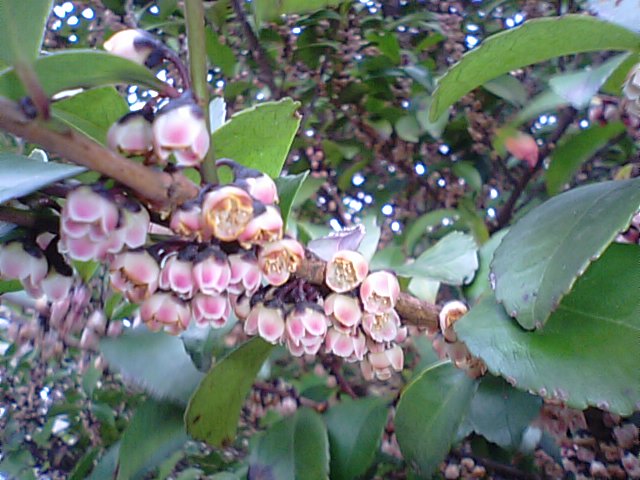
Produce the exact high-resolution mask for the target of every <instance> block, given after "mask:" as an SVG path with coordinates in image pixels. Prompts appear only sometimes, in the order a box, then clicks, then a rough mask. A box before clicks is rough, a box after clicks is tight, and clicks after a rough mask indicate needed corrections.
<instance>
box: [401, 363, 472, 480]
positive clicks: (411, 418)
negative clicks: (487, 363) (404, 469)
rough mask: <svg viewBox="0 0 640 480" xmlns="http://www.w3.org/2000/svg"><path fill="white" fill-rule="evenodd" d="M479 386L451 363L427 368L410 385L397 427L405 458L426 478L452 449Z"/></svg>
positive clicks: (406, 391)
mask: <svg viewBox="0 0 640 480" xmlns="http://www.w3.org/2000/svg"><path fill="white" fill-rule="evenodd" d="M475 388H476V382H475V381H474V380H472V379H471V378H469V377H468V376H467V375H466V374H465V373H464V372H463V371H462V370H459V369H457V368H455V367H454V366H453V365H451V363H450V362H448V361H447V362H440V363H437V364H436V365H433V366H432V367H429V368H427V369H426V370H425V371H424V372H422V373H421V374H420V375H419V376H418V377H416V379H415V380H413V381H412V382H411V383H409V384H408V385H407V386H406V387H405V389H404V391H403V392H402V396H401V397H400V401H399V402H398V406H397V409H396V417H395V427H396V435H397V437H398V444H399V445H400V450H401V451H402V455H403V456H404V458H405V459H406V460H407V461H408V462H409V464H410V465H411V466H412V467H413V468H414V470H416V471H417V473H418V474H419V475H420V476H422V477H425V478H429V475H430V474H431V473H432V472H433V471H434V470H435V469H436V468H437V467H438V464H439V463H440V462H441V461H442V460H443V459H444V457H445V455H446V454H447V452H448V451H449V449H450V448H451V442H452V441H453V438H454V435H455V433H456V432H457V430H458V427H459V425H460V422H461V421H462V419H463V417H464V415H465V413H466V412H467V409H468V408H469V404H470V402H471V398H472V396H473V392H474V391H475Z"/></svg>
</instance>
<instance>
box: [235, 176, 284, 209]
mask: <svg viewBox="0 0 640 480" xmlns="http://www.w3.org/2000/svg"><path fill="white" fill-rule="evenodd" d="M243 182H244V185H243V186H244V187H245V188H246V190H247V192H249V195H251V196H252V197H253V198H255V199H256V200H258V201H260V202H262V203H264V204H265V205H273V204H275V203H278V202H279V200H280V199H279V198H278V188H277V187H276V183H275V182H274V181H273V179H272V178H271V177H270V176H269V175H266V174H262V175H258V176H255V177H247V178H244V179H243Z"/></svg>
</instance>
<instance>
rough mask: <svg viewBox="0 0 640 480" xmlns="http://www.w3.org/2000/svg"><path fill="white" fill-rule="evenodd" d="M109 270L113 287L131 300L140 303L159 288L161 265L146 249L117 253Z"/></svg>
mask: <svg viewBox="0 0 640 480" xmlns="http://www.w3.org/2000/svg"><path fill="white" fill-rule="evenodd" d="M109 271H110V273H109V276H110V279H111V285H112V286H113V288H114V289H116V290H118V291H119V292H122V293H123V294H124V296H125V297H126V298H127V299H128V300H129V301H131V302H134V303H139V302H141V301H143V300H145V299H147V298H149V297H150V296H151V295H152V294H153V293H155V291H156V290H157V289H158V278H159V276H160V267H159V266H158V262H156V259H155V258H153V257H152V256H151V255H150V254H149V252H147V251H146V250H138V251H131V250H130V251H126V252H123V253H120V254H118V255H116V256H115V258H114V259H113V261H112V262H111V265H110V266H109Z"/></svg>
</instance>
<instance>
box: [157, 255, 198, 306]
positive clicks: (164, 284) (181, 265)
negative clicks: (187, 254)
mask: <svg viewBox="0 0 640 480" xmlns="http://www.w3.org/2000/svg"><path fill="white" fill-rule="evenodd" d="M159 284H160V288H161V289H163V290H171V291H172V292H174V293H176V294H178V295H179V296H181V297H183V298H191V297H192V296H193V293H194V292H195V291H196V284H195V281H194V278H193V263H192V262H191V261H189V260H183V259H182V258H181V256H180V254H171V255H169V256H167V257H165V258H164V260H163V262H162V267H161V269H160V282H159Z"/></svg>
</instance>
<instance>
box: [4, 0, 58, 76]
mask: <svg viewBox="0 0 640 480" xmlns="http://www.w3.org/2000/svg"><path fill="white" fill-rule="evenodd" d="M52 3H53V2H52V1H51V0H29V1H28V2H25V1H23V0H0V45H2V48H0V59H1V60H3V61H4V62H6V63H10V64H16V63H23V62H24V63H31V62H32V61H33V60H35V59H36V57H37V56H38V52H39V51H40V44H41V43H42V36H43V35H44V28H45V25H46V23H47V17H48V15H49V11H50V10H51V4H52Z"/></svg>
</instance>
